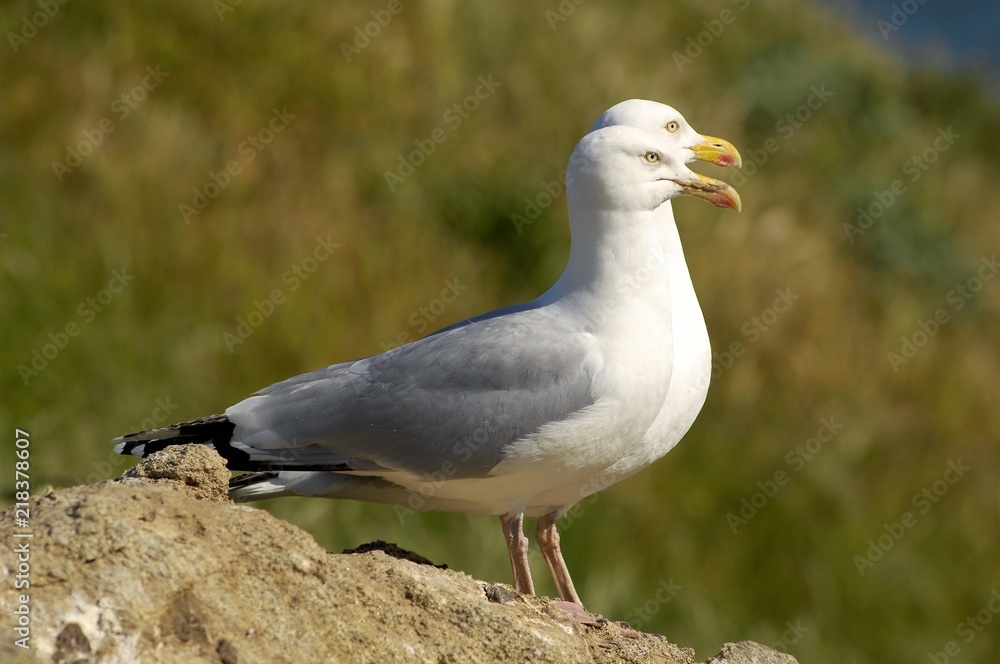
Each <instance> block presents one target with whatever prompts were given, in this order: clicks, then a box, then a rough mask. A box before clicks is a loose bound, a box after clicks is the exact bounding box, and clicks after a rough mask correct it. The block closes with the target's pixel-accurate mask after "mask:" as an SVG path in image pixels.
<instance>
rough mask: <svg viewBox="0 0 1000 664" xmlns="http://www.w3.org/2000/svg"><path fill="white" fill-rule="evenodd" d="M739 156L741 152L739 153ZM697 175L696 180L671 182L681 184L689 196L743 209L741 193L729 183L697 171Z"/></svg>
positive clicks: (721, 205) (722, 206)
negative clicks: (699, 173)
mask: <svg viewBox="0 0 1000 664" xmlns="http://www.w3.org/2000/svg"><path fill="white" fill-rule="evenodd" d="M734 152H735V148H734ZM738 157H739V154H738V153H737V158H738ZM695 176H696V177H697V179H696V180H671V182H673V183H675V184H678V185H680V187H681V189H683V190H684V193H685V194H687V195H688V196H694V197H695V198H700V199H702V200H705V201H708V202H709V203H711V204H712V205H715V206H716V207H721V208H729V209H732V210H736V211H737V212H739V211H740V210H742V209H743V201H741V200H740V195H739V194H738V193H736V190H735V189H733V188H732V187H730V186H729V185H728V184H726V183H725V182H723V181H722V180H716V179H715V178H710V177H708V176H705V175H698V174H697V173H695Z"/></svg>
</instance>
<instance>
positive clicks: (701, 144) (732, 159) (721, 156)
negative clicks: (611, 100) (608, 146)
mask: <svg viewBox="0 0 1000 664" xmlns="http://www.w3.org/2000/svg"><path fill="white" fill-rule="evenodd" d="M616 126H617V127H635V128H636V129H644V130H646V131H649V132H652V133H656V134H660V135H665V136H666V138H667V139H668V140H669V141H670V144H671V145H672V146H673V147H674V149H675V150H677V152H678V154H679V155H680V156H681V158H682V159H683V160H684V163H687V162H689V161H693V160H695V159H700V160H702V161H710V162H712V163H713V164H717V165H719V166H735V167H737V168H740V167H741V166H742V165H743V159H742V158H741V157H740V153H739V152H738V151H737V150H736V148H735V147H734V146H733V144H732V143H730V142H729V141H727V140H724V139H721V138H716V137H715V136H706V135H704V134H699V133H698V132H696V131H695V130H694V129H692V127H691V125H690V124H688V122H687V120H685V119H684V116H682V115H681V114H680V113H678V112H677V111H676V110H674V108H673V107H671V106H667V105H666V104H661V103H659V102H655V101H649V100H646V99H629V100H628V101H623V102H621V103H620V104H615V105H614V106H612V107H611V108H609V109H608V110H606V111H604V113H602V114H601V117H599V118H597V122H595V123H594V126H592V127H591V128H590V131H592V132H593V131H597V130H598V129H603V128H605V127H616Z"/></svg>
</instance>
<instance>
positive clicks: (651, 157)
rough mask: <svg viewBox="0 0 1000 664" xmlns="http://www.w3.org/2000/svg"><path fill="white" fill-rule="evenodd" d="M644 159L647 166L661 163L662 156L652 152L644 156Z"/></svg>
mask: <svg viewBox="0 0 1000 664" xmlns="http://www.w3.org/2000/svg"><path fill="white" fill-rule="evenodd" d="M642 158H643V159H645V160H646V163H647V164H655V163H656V162H658V161H660V155H658V154H657V153H655V152H652V151H650V152H647V153H646V154H644V155H642Z"/></svg>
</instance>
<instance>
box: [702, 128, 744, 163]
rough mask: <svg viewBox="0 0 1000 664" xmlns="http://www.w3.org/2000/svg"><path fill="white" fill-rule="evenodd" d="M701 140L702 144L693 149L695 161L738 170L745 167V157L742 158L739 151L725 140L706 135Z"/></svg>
mask: <svg viewBox="0 0 1000 664" xmlns="http://www.w3.org/2000/svg"><path fill="white" fill-rule="evenodd" d="M701 138H702V142H701V143H698V144H697V145H695V146H694V147H693V148H691V151H692V152H694V157H695V159H700V160H701V161H710V162H712V163H713V164H715V165H717V166H735V167H736V168H741V167H742V166H743V157H741V156H740V152H739V150H737V149H736V146H734V145H733V144H732V143H730V142H729V141H727V140H726V139H724V138H716V137H715V136H705V135H704V134H702V136H701Z"/></svg>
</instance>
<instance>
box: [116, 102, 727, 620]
mask: <svg viewBox="0 0 1000 664" xmlns="http://www.w3.org/2000/svg"><path fill="white" fill-rule="evenodd" d="M693 160H702V161H708V162H711V163H714V164H717V165H720V166H736V167H739V166H740V165H741V158H740V155H739V152H738V151H737V150H736V148H735V147H733V145H732V144H731V143H729V142H728V141H725V140H722V139H719V138H715V137H711V136H705V135H701V134H699V133H698V132H696V131H695V130H694V129H692V128H691V126H690V125H689V124H688V123H687V121H685V119H684V118H683V117H682V116H681V114H680V113H678V112H677V111H676V110H674V109H673V108H671V107H670V106H666V105H664V104H660V103H657V102H653V101H647V100H637V99H633V100H629V101H625V102H622V103H620V104H617V105H616V106H613V107H612V108H610V109H608V110H607V111H606V112H604V113H603V114H602V115H601V116H600V118H598V120H597V122H596V123H595V124H594V125H593V127H592V128H591V130H590V132H589V133H587V134H586V135H585V136H584V137H583V138H582V139H581V140H580V142H579V143H578V144H577V146H576V148H575V149H574V151H573V153H572V155H571V157H570V159H569V166H568V169H567V177H566V182H567V186H566V195H567V201H568V210H569V221H570V228H571V231H572V239H571V247H570V256H569V260H568V263H567V266H566V268H565V271H564V272H563V273H562V276H561V277H560V278H559V279H558V280H557V281H556V283H555V284H554V285H553V286H552V287H551V288H549V290H548V291H546V292H545V293H544V294H542V295H541V296H539V297H538V298H536V299H534V300H532V301H530V302H525V303H523V304H518V305H515V306H511V307H507V308H504V309H499V310H497V311H492V312H489V313H486V314H482V315H480V316H476V317H474V318H470V319H467V320H463V321H461V322H459V323H456V324H454V325H451V326H449V327H445V328H443V329H441V330H438V331H437V332H434V333H433V334H430V335H429V336H426V337H424V338H422V339H419V340H417V341H414V342H412V343H409V344H406V345H404V346H400V347H398V348H394V349H392V350H389V351H387V352H385V353H382V354H380V355H374V356H371V357H365V358H362V359H358V360H352V361H348V362H341V363H338V364H333V365H331V366H328V367H326V368H323V369H319V370H318V371H314V372H312V373H306V374H302V375H299V376H295V377H293V378H289V379H288V380H284V381H282V382H279V383H276V384H274V385H271V386H270V387H266V388H264V389H262V390H260V391H259V392H257V393H255V394H254V395H253V396H250V397H249V398H247V399H245V400H243V401H241V402H239V403H237V404H236V405H234V406H231V407H229V408H227V409H226V411H225V412H224V413H222V414H219V415H213V416H210V417H205V418H202V419H198V420H193V421H190V422H183V423H180V424H174V425H171V426H167V427H161V428H157V429H152V430H149V431H143V432H140V433H132V434H127V435H124V436H121V437H119V438H116V439H115V440H114V441H113V442H114V443H115V444H116V446H115V451H116V452H118V453H120V454H130V455H133V456H137V457H144V456H148V455H149V454H152V453H153V452H156V451H159V450H162V449H164V448H166V447H168V446H171V445H183V444H202V445H207V446H209V447H211V448H213V449H215V450H216V451H217V452H218V453H219V454H220V455H221V456H222V457H223V458H224V459H225V460H226V464H227V466H228V467H229V468H230V469H231V470H235V471H245V474H243V475H240V476H237V477H235V478H234V479H233V480H232V481H231V483H230V489H229V493H230V496H231V497H232V498H233V499H234V500H236V501H239V502H246V501H254V500H261V499H265V498H274V497H278V496H321V497H328V498H345V499H352V500H362V501H369V502H377V503H387V504H394V505H396V506H398V507H400V508H402V509H407V510H409V509H413V510H445V511H460V512H467V513H472V514H482V515H496V516H499V518H500V523H501V526H502V529H503V535H504V538H505V539H506V543H507V549H508V552H509V554H510V561H511V568H512V571H513V578H514V588H515V590H517V591H518V592H519V593H522V594H534V585H533V583H532V579H531V572H530V570H529V567H528V544H529V543H528V539H527V537H526V536H525V535H524V531H523V521H524V517H525V516H530V517H538V524H537V529H536V533H535V535H536V537H535V538H536V542H537V544H538V547H539V549H540V550H541V553H542V555H543V557H544V559H545V561H546V564H547V566H548V568H549V571H550V572H551V574H552V578H553V581H554V584H555V587H556V590H557V592H558V594H559V597H560V598H561V600H563V601H564V602H567V603H572V604H575V605H581V602H580V597H579V595H578V594H577V591H576V589H575V587H574V585H573V581H572V579H571V577H570V574H569V570H568V569H567V567H566V562H565V560H564V558H563V554H562V551H561V549H560V546H559V533H558V531H557V529H556V522H557V521H558V519H559V518H560V517H561V516H562V515H564V514H565V513H566V512H567V511H568V510H569V509H570V508H571V507H572V506H573V505H574V504H576V503H577V502H579V501H580V500H582V499H583V498H586V497H587V496H589V495H592V494H594V493H596V492H598V491H601V490H603V489H605V488H607V487H609V486H611V485H612V484H615V483H616V482H619V481H621V480H623V479H625V478H627V477H629V476H631V475H633V474H635V473H637V472H638V471H640V470H642V469H643V468H645V467H646V466H648V465H650V464H651V463H653V462H654V461H656V460H657V459H659V458H660V457H662V456H663V455H664V454H666V453H667V452H669V451H670V450H671V449H672V448H673V447H674V446H675V445H676V444H677V443H678V442H679V441H680V439H681V437H682V436H683V435H684V434H685V433H687V431H688V429H689V428H690V427H691V425H692V423H693V422H694V419H695V417H696V416H697V414H698V412H699V411H700V410H701V407H702V405H703V404H704V402H705V397H706V395H707V393H708V384H709V377H710V375H711V350H710V346H709V340H708V332H707V330H706V327H705V320H704V317H703V315H702V312H701V307H700V306H699V304H698V298H697V296H696V295H695V291H694V287H693V285H692V283H691V277H690V274H689V273H688V268H687V264H686V262H685V260H684V253H683V250H682V248H681V242H680V237H679V235H678V232H677V226H676V224H675V222H674V215H673V210H672V207H671V201H672V200H673V199H675V198H678V197H680V196H692V197H694V198H700V199H703V200H706V201H708V202H710V203H712V204H714V205H716V206H718V207H722V208H733V209H736V210H740V209H741V207H742V204H741V202H740V197H739V195H738V194H737V193H736V191H735V190H734V189H733V188H732V187H730V186H729V185H728V184H726V183H724V182H721V181H719V180H716V179H713V178H710V177H706V176H702V175H698V174H696V173H694V172H693V171H691V170H690V169H689V168H688V167H687V166H686V164H687V163H689V162H691V161H693Z"/></svg>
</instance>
